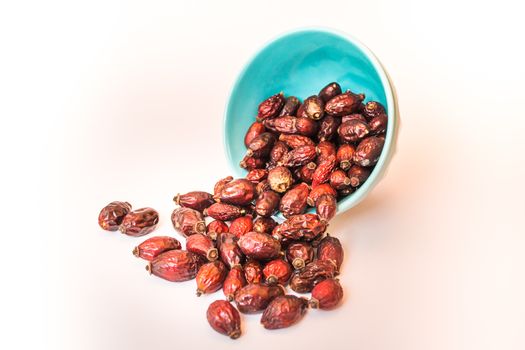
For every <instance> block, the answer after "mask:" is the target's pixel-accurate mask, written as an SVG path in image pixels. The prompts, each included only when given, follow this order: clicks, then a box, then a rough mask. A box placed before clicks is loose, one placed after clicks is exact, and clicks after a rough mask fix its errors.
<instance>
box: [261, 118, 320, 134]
mask: <svg viewBox="0 0 525 350" xmlns="http://www.w3.org/2000/svg"><path fill="white" fill-rule="evenodd" d="M264 126H265V127H266V128H268V129H270V130H272V131H276V132H280V133H284V134H300V135H304V136H314V135H315V134H316V133H317V129H318V126H317V123H316V121H315V120H312V119H310V118H306V117H294V116H290V115H287V116H283V117H277V118H274V119H268V120H265V121H264Z"/></svg>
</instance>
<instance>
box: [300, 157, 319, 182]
mask: <svg viewBox="0 0 525 350" xmlns="http://www.w3.org/2000/svg"><path fill="white" fill-rule="evenodd" d="M316 168H317V164H315V162H310V163H308V164H305V165H303V166H302V167H299V168H297V169H296V170H295V176H296V177H297V178H298V179H299V180H301V181H303V182H306V183H308V184H310V183H312V176H313V175H314V171H315V169H316Z"/></svg>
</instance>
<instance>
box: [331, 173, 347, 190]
mask: <svg viewBox="0 0 525 350" xmlns="http://www.w3.org/2000/svg"><path fill="white" fill-rule="evenodd" d="M329 182H330V186H332V187H333V188H334V189H336V190H337V191H340V190H344V189H345V188H348V187H349V186H350V184H351V183H352V182H351V180H350V178H349V177H348V176H346V172H345V171H343V170H341V169H337V170H334V171H332V173H331V174H330V181H329Z"/></svg>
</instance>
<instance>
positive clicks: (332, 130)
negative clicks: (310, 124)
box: [317, 115, 341, 141]
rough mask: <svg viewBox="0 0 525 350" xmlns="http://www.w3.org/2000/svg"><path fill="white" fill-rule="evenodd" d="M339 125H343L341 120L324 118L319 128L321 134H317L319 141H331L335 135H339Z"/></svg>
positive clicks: (329, 117) (332, 117) (331, 117)
mask: <svg viewBox="0 0 525 350" xmlns="http://www.w3.org/2000/svg"><path fill="white" fill-rule="evenodd" d="M339 125H341V118H337V117H334V116H332V115H327V116H326V117H324V118H323V120H322V121H321V125H320V126H319V132H318V133H317V138H318V139H319V141H330V140H331V139H332V138H333V137H334V136H335V134H337V128H339Z"/></svg>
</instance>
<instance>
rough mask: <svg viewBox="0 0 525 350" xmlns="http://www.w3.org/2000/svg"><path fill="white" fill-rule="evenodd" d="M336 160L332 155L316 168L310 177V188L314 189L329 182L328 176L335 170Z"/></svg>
mask: <svg viewBox="0 0 525 350" xmlns="http://www.w3.org/2000/svg"><path fill="white" fill-rule="evenodd" d="M335 166H336V158H335V155H332V156H330V157H328V158H326V159H325V160H323V161H322V162H320V163H319V164H318V165H317V168H316V169H315V171H314V174H313V175H312V187H313V188H315V187H317V186H319V185H320V184H323V183H325V182H327V181H328V180H330V174H331V173H332V171H333V170H334V169H335Z"/></svg>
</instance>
